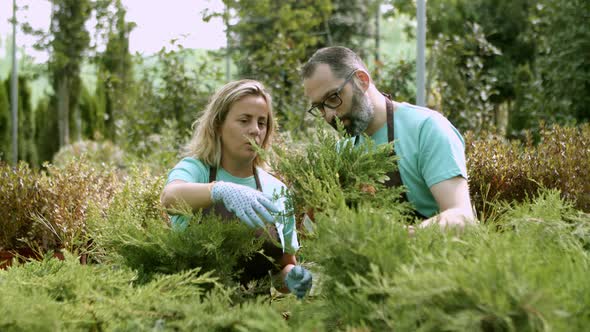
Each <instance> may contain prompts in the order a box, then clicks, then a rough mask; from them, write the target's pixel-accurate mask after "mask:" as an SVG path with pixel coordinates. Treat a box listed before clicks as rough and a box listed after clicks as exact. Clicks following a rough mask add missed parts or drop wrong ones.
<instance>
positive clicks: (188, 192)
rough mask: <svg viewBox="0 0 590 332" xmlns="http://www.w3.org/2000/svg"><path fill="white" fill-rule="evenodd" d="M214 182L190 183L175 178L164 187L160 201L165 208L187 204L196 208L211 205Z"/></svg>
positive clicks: (169, 208)
mask: <svg viewBox="0 0 590 332" xmlns="http://www.w3.org/2000/svg"><path fill="white" fill-rule="evenodd" d="M212 186H213V183H189V182H185V181H180V180H175V181H172V182H170V183H169V184H167V185H166V187H164V190H163V191H162V195H161V196H160V201H161V202H162V205H163V206H164V208H166V209H168V210H171V209H174V208H182V207H184V206H186V205H188V206H189V207H191V208H192V209H193V210H194V209H201V208H207V207H209V206H211V204H212V201H211V187H212Z"/></svg>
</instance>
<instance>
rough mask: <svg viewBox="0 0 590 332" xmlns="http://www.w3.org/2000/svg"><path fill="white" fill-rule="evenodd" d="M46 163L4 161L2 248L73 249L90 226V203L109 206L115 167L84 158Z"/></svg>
mask: <svg viewBox="0 0 590 332" xmlns="http://www.w3.org/2000/svg"><path fill="white" fill-rule="evenodd" d="M45 166H46V171H44V172H38V171H34V170H32V169H30V168H29V166H28V165H27V164H26V163H20V164H19V165H18V166H16V167H12V166H9V165H7V164H1V165H0V202H2V204H1V205H0V215H2V219H0V229H2V232H0V250H8V249H17V248H26V247H33V248H34V249H41V250H42V251H46V250H48V249H60V248H68V249H70V250H72V249H74V247H76V246H78V245H80V243H79V241H80V240H81V239H82V238H83V235H84V233H85V231H86V227H85V223H84V220H85V214H86V211H87V209H88V207H89V205H90V204H96V205H97V206H98V207H101V208H106V206H108V203H109V201H110V199H111V197H112V196H113V194H114V192H115V190H116V188H117V183H118V181H117V178H116V176H115V173H114V172H112V171H111V170H110V169H108V168H102V169H96V168H93V167H91V166H90V165H89V164H88V163H86V162H85V161H84V160H72V161H70V162H69V163H68V164H66V165H65V166H64V167H63V168H58V167H56V166H52V165H48V164H46V165H45Z"/></svg>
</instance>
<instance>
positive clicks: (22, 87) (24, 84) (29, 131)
mask: <svg viewBox="0 0 590 332" xmlns="http://www.w3.org/2000/svg"><path fill="white" fill-rule="evenodd" d="M11 77H12V76H9V77H8V78H7V79H6V81H4V84H3V85H4V86H3V87H2V88H4V89H5V91H6V92H7V94H9V91H10V82H11V79H12V78H11ZM9 100H10V99H9ZM9 105H10V101H9ZM9 107H10V106H9ZM17 109H18V129H17V135H18V159H19V160H24V161H27V162H28V163H30V164H32V165H37V164H38V159H37V148H36V146H35V144H34V141H33V137H34V136H35V131H36V130H35V129H36V128H35V117H34V114H33V109H32V107H31V89H30V87H29V78H28V77H25V76H19V77H18V107H17ZM8 116H9V117H8V120H9V122H8V126H7V128H6V129H7V131H6V132H5V133H6V134H5V135H7V137H8V139H9V141H8V142H9V149H8V150H6V151H5V152H6V158H5V159H6V160H12V113H11V109H10V108H9V111H8Z"/></svg>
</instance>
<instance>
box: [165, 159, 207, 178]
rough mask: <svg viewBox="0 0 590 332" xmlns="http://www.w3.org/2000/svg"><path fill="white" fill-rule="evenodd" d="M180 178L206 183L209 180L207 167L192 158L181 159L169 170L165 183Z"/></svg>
mask: <svg viewBox="0 0 590 332" xmlns="http://www.w3.org/2000/svg"><path fill="white" fill-rule="evenodd" d="M174 180H182V181H186V182H196V183H208V182H209V167H207V166H205V164H203V163H202V162H201V161H200V160H196V159H194V158H184V159H182V160H181V161H180V162H179V163H178V164H176V166H174V168H172V170H170V172H168V178H167V179H166V184H168V183H170V182H172V181H174Z"/></svg>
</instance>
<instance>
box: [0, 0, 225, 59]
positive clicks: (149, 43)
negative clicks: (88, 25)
mask: <svg viewBox="0 0 590 332" xmlns="http://www.w3.org/2000/svg"><path fill="white" fill-rule="evenodd" d="M16 2H17V6H19V7H23V6H25V5H28V9H27V10H22V11H20V12H18V13H17V19H18V20H19V21H23V20H26V21H28V22H29V23H30V24H31V25H32V26H33V28H36V29H43V30H45V31H47V30H48V29H49V22H50V19H51V3H50V2H49V1H47V0H17V1H16ZM122 2H123V5H124V6H125V7H126V8H127V16H126V19H127V21H132V22H135V23H136V24H137V26H136V27H135V29H134V30H133V31H132V32H131V35H130V38H129V39H130V40H129V48H130V51H131V53H135V52H140V53H143V54H146V55H147V54H152V53H155V52H157V51H159V50H160V49H161V48H162V47H169V46H170V40H172V39H178V43H179V44H182V45H183V46H184V47H185V48H205V49H218V48H220V47H223V46H224V45H225V33H224V26H223V23H222V21H221V19H220V18H213V19H211V20H210V21H209V22H207V23H205V22H203V20H202V11H203V10H205V9H208V10H209V11H216V12H219V11H222V10H223V3H222V2H221V0H122ZM11 17H12V0H0V38H1V45H0V48H1V49H5V46H6V44H7V43H8V42H12V41H11V40H6V38H7V37H8V35H9V34H11V33H12V25H11V24H10V23H9V21H8V20H9V19H10V18H11ZM92 34H93V33H92V32H91V35H92ZM34 41H35V40H34V38H32V37H30V36H26V35H24V34H23V33H22V32H19V31H17V45H18V47H21V48H22V47H24V48H25V52H26V54H28V55H31V56H33V57H35V59H36V60H37V61H45V60H47V55H46V54H42V53H39V52H37V51H35V50H34V49H33V48H32V45H33V43H34ZM4 54H5V52H2V53H1V54H0V56H3V55H4Z"/></svg>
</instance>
